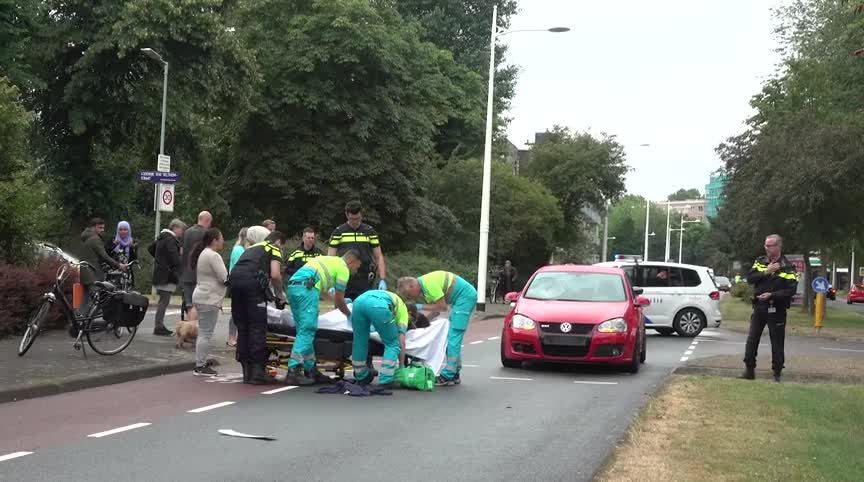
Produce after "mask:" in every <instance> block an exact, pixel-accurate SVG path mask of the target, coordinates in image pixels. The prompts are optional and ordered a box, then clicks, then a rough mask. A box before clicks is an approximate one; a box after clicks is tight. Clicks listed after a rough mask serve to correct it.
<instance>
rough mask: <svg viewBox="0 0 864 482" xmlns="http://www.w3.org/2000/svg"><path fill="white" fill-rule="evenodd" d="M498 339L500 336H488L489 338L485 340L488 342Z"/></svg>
mask: <svg viewBox="0 0 864 482" xmlns="http://www.w3.org/2000/svg"><path fill="white" fill-rule="evenodd" d="M498 338H501V337H500V336H490V337H489V338H486V339H487V340H489V341H495V340H497V339H498Z"/></svg>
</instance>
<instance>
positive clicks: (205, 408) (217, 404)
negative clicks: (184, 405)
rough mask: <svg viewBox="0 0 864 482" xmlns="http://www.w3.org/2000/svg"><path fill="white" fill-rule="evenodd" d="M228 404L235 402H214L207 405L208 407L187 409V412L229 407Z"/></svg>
mask: <svg viewBox="0 0 864 482" xmlns="http://www.w3.org/2000/svg"><path fill="white" fill-rule="evenodd" d="M228 405H234V402H219V403H214V404H213V405H207V406H206V407H201V408H196V409H194V410H187V412H186V413H201V412H206V411H207V410H213V409H216V408H222V407H227V406H228Z"/></svg>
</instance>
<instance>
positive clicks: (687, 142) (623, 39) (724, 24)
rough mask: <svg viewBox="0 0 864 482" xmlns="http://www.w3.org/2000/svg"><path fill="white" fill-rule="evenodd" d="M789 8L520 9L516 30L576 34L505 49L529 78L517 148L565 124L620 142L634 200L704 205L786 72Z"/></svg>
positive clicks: (550, 4) (695, 1)
mask: <svg viewBox="0 0 864 482" xmlns="http://www.w3.org/2000/svg"><path fill="white" fill-rule="evenodd" d="M785 3H787V2H786V1H783V0H722V1H718V0H711V1H707V0H650V1H646V0H619V1H616V2H606V1H599V0H520V2H519V8H520V11H519V13H518V14H517V15H516V16H514V17H513V19H512V22H511V30H516V29H532V28H548V27H555V26H565V27H570V28H571V31H570V32H567V33H546V32H516V33H513V34H510V35H505V36H503V37H500V38H499V42H501V43H503V44H506V45H507V46H508V48H509V50H508V53H507V56H506V58H505V61H506V63H508V64H512V65H516V66H518V67H519V68H520V74H519V79H518V83H517V86H516V95H515V97H514V99H513V102H512V105H511V108H510V110H509V111H508V112H507V113H506V115H507V116H508V117H511V118H512V121H511V124H510V126H509V129H508V137H509V138H510V140H511V141H512V142H513V143H514V144H516V145H517V146H518V147H520V148H523V147H524V145H525V143H526V141H529V140H530V141H531V142H533V139H534V133H535V132H538V131H544V130H546V129H548V128H551V127H552V126H553V125H555V124H558V125H561V126H565V127H569V128H571V129H575V130H580V131H585V130H587V131H589V132H592V133H595V134H600V133H603V132H605V133H608V134H612V135H615V136H616V137H617V139H618V142H620V143H621V144H622V145H623V146H624V147H625V151H626V155H627V163H628V164H629V165H630V167H631V168H632V170H631V171H630V172H629V173H628V175H627V182H626V185H627V191H628V192H629V193H633V194H639V195H643V196H646V197H648V198H649V199H654V200H661V199H665V198H666V196H667V195H669V194H671V193H673V192H675V191H677V190H678V189H679V188H685V189H688V188H693V187H695V188H698V189H699V190H700V191H701V192H703V194H704V190H705V184H707V183H708V177H709V175H710V174H711V172H713V171H714V170H716V169H717V168H719V167H720V166H721V163H720V160H719V158H718V157H717V154H716V153H715V152H714V149H715V148H716V147H717V145H718V144H720V143H721V142H722V141H723V140H724V139H726V138H728V137H730V136H733V135H736V134H738V133H740V132H742V131H743V130H744V123H743V122H744V120H746V118H747V117H749V116H750V115H751V114H752V109H751V107H750V105H749V101H750V98H751V97H752V96H753V95H754V94H756V93H758V92H759V90H760V89H761V85H762V83H763V81H764V80H765V79H767V78H768V77H770V76H771V75H772V74H773V73H774V72H776V69H777V64H778V63H779V61H780V57H779V55H778V54H777V53H776V51H775V49H776V48H777V43H776V40H775V35H774V25H775V22H774V18H773V13H772V8H773V7H776V6H779V5H783V4H785ZM490 23H491V19H490ZM642 144H650V145H649V146H647V147H644V146H641V145H642Z"/></svg>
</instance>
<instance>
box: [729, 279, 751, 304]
mask: <svg viewBox="0 0 864 482" xmlns="http://www.w3.org/2000/svg"><path fill="white" fill-rule="evenodd" d="M729 294H731V295H732V296H734V297H735V298H740V299H742V300H744V301H750V300H752V299H753V287H752V286H750V284H749V283H738V284H735V285H732V289H730V290H729Z"/></svg>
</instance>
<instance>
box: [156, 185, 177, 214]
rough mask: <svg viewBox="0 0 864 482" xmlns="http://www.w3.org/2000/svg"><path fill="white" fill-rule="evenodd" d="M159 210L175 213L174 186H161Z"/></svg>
mask: <svg viewBox="0 0 864 482" xmlns="http://www.w3.org/2000/svg"><path fill="white" fill-rule="evenodd" d="M159 210H160V211H166V212H173V211H174V185H173V184H160V185H159Z"/></svg>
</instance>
